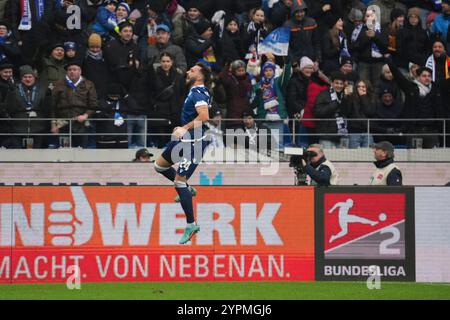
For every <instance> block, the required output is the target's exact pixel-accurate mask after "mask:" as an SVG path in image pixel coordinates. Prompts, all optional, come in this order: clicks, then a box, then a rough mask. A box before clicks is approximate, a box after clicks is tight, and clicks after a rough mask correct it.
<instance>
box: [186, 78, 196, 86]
mask: <svg viewBox="0 0 450 320" xmlns="http://www.w3.org/2000/svg"><path fill="white" fill-rule="evenodd" d="M194 83H195V79H194V78H189V77H187V78H186V85H187V86H188V87H192V85H193V84H194Z"/></svg>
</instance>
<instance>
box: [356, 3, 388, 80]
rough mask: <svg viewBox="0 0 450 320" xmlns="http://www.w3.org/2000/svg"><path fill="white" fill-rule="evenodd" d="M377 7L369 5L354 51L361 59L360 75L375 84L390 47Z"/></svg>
mask: <svg viewBox="0 0 450 320" xmlns="http://www.w3.org/2000/svg"><path fill="white" fill-rule="evenodd" d="M378 21H379V18H378V15H377V13H376V10H375V8H373V7H368V8H367V11H366V15H365V17H364V26H363V27H362V28H361V31H360V32H359V35H358V37H357V39H356V41H355V42H354V43H353V51H354V52H356V55H357V56H358V61H359V64H358V66H359V75H360V78H361V79H362V80H368V81H370V83H372V84H374V86H377V85H378V81H379V76H380V73H381V68H382V66H383V61H384V54H386V53H387V49H388V36H387V33H386V32H385V31H384V30H383V29H382V27H381V25H380V23H379V22H378Z"/></svg>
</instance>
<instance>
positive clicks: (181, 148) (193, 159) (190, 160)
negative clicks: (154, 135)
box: [162, 138, 211, 179]
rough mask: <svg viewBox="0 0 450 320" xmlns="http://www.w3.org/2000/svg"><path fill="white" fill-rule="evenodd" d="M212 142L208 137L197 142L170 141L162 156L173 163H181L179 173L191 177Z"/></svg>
mask: <svg viewBox="0 0 450 320" xmlns="http://www.w3.org/2000/svg"><path fill="white" fill-rule="evenodd" d="M210 142H211V141H210V139H207V138H205V139H203V140H200V141H195V142H184V141H170V142H169V144H168V145H167V147H166V149H164V151H163V153H162V157H163V158H164V159H166V160H167V161H168V162H170V163H172V164H175V163H179V166H178V170H177V174H178V175H179V176H181V177H186V178H187V179H189V178H190V177H191V176H192V174H193V173H194V171H195V169H196V168H197V166H198V164H199V163H200V162H201V161H202V158H203V154H204V152H205V150H206V147H208V145H209V144H210Z"/></svg>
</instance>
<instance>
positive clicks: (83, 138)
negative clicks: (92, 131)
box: [51, 62, 98, 148]
mask: <svg viewBox="0 0 450 320" xmlns="http://www.w3.org/2000/svg"><path fill="white" fill-rule="evenodd" d="M65 69H66V70H67V74H66V77H65V79H64V80H60V81H58V82H56V83H55V88H54V89H53V99H54V103H55V104H54V106H55V107H54V110H53V115H52V118H68V119H74V120H71V121H72V125H71V126H70V125H69V122H68V121H56V120H55V121H52V129H51V130H52V132H53V133H54V134H58V133H68V132H69V130H70V128H71V129H72V133H75V134H77V133H79V134H82V133H87V132H88V127H89V125H90V123H89V121H88V119H89V117H90V116H91V115H92V114H93V113H94V112H95V110H97V109H98V100H97V92H96V91H95V86H94V84H93V83H92V82H91V81H89V80H87V79H85V78H84V77H82V76H81V65H80V64H78V63H77V62H71V63H70V64H67V65H66V67H65ZM87 144H88V136H87V135H79V136H77V135H74V136H72V146H73V147H82V148H86V147H87Z"/></svg>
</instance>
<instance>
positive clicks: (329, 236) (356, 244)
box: [324, 194, 405, 260]
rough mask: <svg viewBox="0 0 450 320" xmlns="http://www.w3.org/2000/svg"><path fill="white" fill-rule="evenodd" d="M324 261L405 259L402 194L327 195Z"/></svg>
mask: <svg viewBox="0 0 450 320" xmlns="http://www.w3.org/2000/svg"><path fill="white" fill-rule="evenodd" d="M324 200H325V206H324V211H325V212H324V227H325V238H324V253H325V259H394V260H396V259H399V260H400V259H404V258H405V199H404V196H403V195H401V194H398V195H389V194H326V195H325V198H324Z"/></svg>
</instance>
